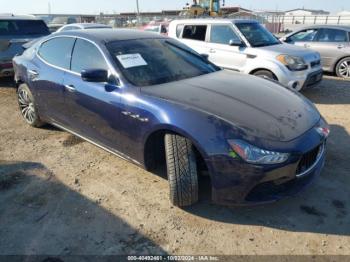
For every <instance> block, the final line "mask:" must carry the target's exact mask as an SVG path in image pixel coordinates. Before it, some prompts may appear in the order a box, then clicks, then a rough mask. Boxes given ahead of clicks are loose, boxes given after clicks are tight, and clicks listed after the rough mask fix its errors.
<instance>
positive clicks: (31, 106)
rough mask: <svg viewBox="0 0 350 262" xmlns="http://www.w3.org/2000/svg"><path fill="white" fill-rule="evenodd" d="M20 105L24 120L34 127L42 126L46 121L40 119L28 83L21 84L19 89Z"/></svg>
mask: <svg viewBox="0 0 350 262" xmlns="http://www.w3.org/2000/svg"><path fill="white" fill-rule="evenodd" d="M17 98H18V105H19V109H20V111H21V114H22V117H23V118H24V120H25V121H26V122H27V123H28V124H29V125H31V126H33V127H41V126H43V125H44V123H43V122H42V121H41V120H40V117H39V114H38V111H37V109H36V108H35V100H34V97H33V94H32V92H31V91H30V89H29V88H28V86H27V85H26V84H21V85H20V86H19V87H18V90H17Z"/></svg>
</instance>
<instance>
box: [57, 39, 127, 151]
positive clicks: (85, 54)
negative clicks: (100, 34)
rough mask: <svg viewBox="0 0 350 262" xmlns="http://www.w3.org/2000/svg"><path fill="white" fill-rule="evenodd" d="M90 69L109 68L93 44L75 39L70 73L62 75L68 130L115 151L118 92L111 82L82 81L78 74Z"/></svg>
mask: <svg viewBox="0 0 350 262" xmlns="http://www.w3.org/2000/svg"><path fill="white" fill-rule="evenodd" d="M91 69H103V70H109V66H108V64H107V61H106V59H105V57H104V56H103V54H102V52H101V51H100V49H99V48H98V47H97V46H96V45H95V44H94V43H92V42H90V41H87V40H84V39H77V41H76V43H75V46H74V49H73V53H72V60H71V70H70V71H69V72H66V73H65V75H64V86H65V92H64V99H65V105H66V107H65V114H66V115H67V116H68V117H69V120H68V125H67V128H69V129H70V130H71V131H74V132H76V133H78V134H80V135H82V136H84V137H86V138H88V139H90V140H93V141H97V142H98V144H100V145H103V146H105V147H107V148H110V149H113V150H114V149H118V148H119V140H120V139H119V136H120V134H119V120H120V114H121V107H120V93H119V92H121V90H120V89H119V88H118V87H117V86H116V84H113V83H109V84H108V83H105V82H104V83H94V82H86V81H83V80H82V78H81V74H80V73H81V72H82V70H91ZM111 79H113V75H111Z"/></svg>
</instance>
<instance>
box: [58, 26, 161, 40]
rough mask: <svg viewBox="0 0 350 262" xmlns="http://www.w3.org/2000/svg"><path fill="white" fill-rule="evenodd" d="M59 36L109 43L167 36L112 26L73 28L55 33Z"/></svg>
mask: <svg viewBox="0 0 350 262" xmlns="http://www.w3.org/2000/svg"><path fill="white" fill-rule="evenodd" d="M58 36H76V37H82V38H86V39H88V40H92V41H94V42H100V43H109V42H114V41H123V40H136V39H157V38H158V39H159V38H166V37H164V36H161V35H158V34H155V33H151V32H146V31H141V30H135V29H110V28H106V29H105V28H101V29H90V30H72V31H65V32H59V33H56V34H55V37H58Z"/></svg>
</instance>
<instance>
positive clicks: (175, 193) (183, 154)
mask: <svg viewBox="0 0 350 262" xmlns="http://www.w3.org/2000/svg"><path fill="white" fill-rule="evenodd" d="M165 155H166V163H167V172H168V181H169V186H170V201H171V202H172V204H173V205H175V206H179V207H185V206H190V205H192V204H194V203H196V202H197V201H198V177H197V163H196V155H195V152H194V149H193V147H192V143H191V141H189V140H188V139H187V138H185V137H182V136H179V135H174V134H167V135H165Z"/></svg>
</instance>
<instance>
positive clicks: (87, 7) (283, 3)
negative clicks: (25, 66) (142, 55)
mask: <svg viewBox="0 0 350 262" xmlns="http://www.w3.org/2000/svg"><path fill="white" fill-rule="evenodd" d="M49 2H50V5H51V12H52V13H82V14H98V13H100V12H104V13H120V12H130V11H131V12H133V11H135V10H136V4H135V3H136V0H126V1H123V0H0V6H1V8H0V13H17V14H28V13H47V12H48V5H49V4H48V3H49ZM139 2H140V9H141V11H159V10H166V9H179V8H182V7H183V6H185V4H186V3H187V2H189V3H191V2H192V0H188V1H186V0H185V1H184V0H139ZM226 6H241V7H245V8H248V9H253V10H257V9H260V10H276V9H279V10H287V9H294V8H299V7H305V8H311V9H324V10H328V11H330V12H332V13H336V12H338V11H341V10H349V11H350V0H240V1H237V0H227V1H226Z"/></svg>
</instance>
